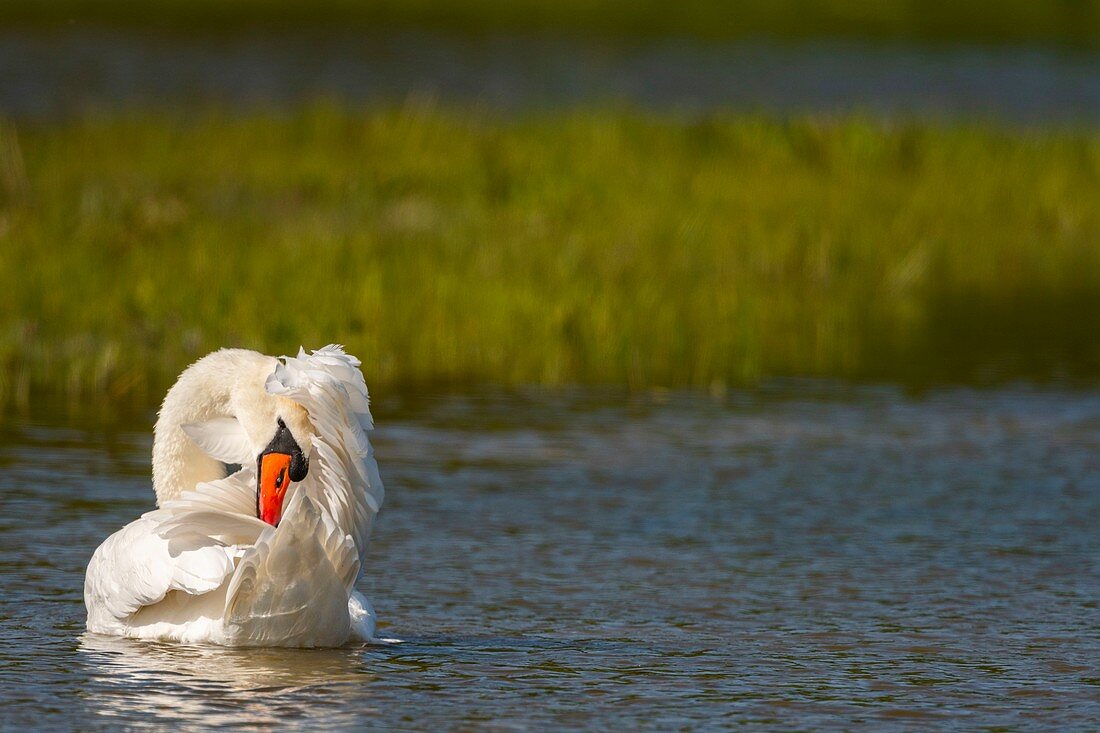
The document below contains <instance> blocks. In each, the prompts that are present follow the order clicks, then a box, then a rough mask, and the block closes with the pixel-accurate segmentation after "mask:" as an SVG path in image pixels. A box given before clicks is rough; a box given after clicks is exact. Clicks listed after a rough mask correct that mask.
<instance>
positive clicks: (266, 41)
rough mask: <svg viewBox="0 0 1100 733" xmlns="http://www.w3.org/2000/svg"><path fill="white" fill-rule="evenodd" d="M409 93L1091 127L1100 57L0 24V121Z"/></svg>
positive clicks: (958, 49) (461, 99) (1006, 50)
mask: <svg viewBox="0 0 1100 733" xmlns="http://www.w3.org/2000/svg"><path fill="white" fill-rule="evenodd" d="M409 95H419V96H429V97H435V98H438V99H440V100H441V101H444V102H455V103H474V104H483V105H486V106H490V107H493V108H501V109H505V110H514V109H527V108H531V107H541V106H569V105H575V104H584V103H592V102H597V103H613V104H628V105H635V106H639V107H642V108H646V109H654V110H659V111H670V110H671V111H676V112H684V113H699V112H706V111H712V110H752V111H765V112H773V113H781V114H791V113H793V114H800V113H822V112H825V113H839V112H847V111H861V112H865V113H868V114H873V115H886V116H895V115H897V116H917V117H931V118H936V119H939V118H948V119H951V118H956V117H961V116H978V117H981V118H993V119H1000V120H1006V121H1009V122H1013V123H1023V124H1035V123H1049V122H1055V123H1060V124H1089V123H1095V122H1097V121H1100V54H1088V53H1070V52H1059V51H1055V50H1039V49H1033V48H1026V47H998V48H979V47H968V46H954V47H936V48H928V47H917V46H904V45H870V44H865V45H860V44H852V43H840V42H810V43H799V44H764V43H737V44H714V45H705V44H697V43H689V42H684V41H675V40H665V41H655V42H646V43H635V44H621V43H608V42H599V41H591V40H588V41H582V40H569V39H563V38H532V37H521V36H489V37H480V38H471V37H461V36H450V35H441V34H434V33H413V32H404V33H394V34H386V35H381V34H375V35H363V34H359V33H350V32H348V33H333V32H318V31H309V32H305V33H286V32H257V33H251V34H244V35H234V36H230V37H226V36H220V37H213V36H211V37H180V36H157V35H150V34H142V33H141V32H138V31H122V30H107V29H98V28H87V27H73V28H71V29H69V30H65V31H61V32H45V31H11V30H9V31H2V30H0V114H3V115H4V116H7V117H9V118H16V119H27V118H31V119H43V118H45V119H49V118H57V117H66V116H72V115H78V114H85V113H88V112H89V111H96V110H103V109H112V108H116V107H119V106H126V107H165V106H180V105H190V104H203V103H206V104H209V103H216V104H223V105H230V106H234V107H240V108H242V109H248V108H251V107H255V106H275V107H281V106H287V105H292V104H295V103H298V102H301V101H303V100H309V99H313V98H316V97H319V96H324V97H334V98H338V99H341V100H344V101H347V102H350V103H370V102H377V101H390V100H401V99H404V98H406V97H407V96H409Z"/></svg>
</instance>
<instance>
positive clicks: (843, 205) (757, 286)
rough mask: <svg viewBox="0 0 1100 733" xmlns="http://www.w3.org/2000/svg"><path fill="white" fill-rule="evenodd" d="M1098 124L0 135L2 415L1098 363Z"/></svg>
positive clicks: (497, 124)
mask: <svg viewBox="0 0 1100 733" xmlns="http://www.w3.org/2000/svg"><path fill="white" fill-rule="evenodd" d="M1097 202H1100V135H1098V134H1097V133H1096V132H1094V131H1086V130H1082V131H1072V130H1054V129H1050V130H1035V129H1031V130H1024V129H1018V128H1009V127H998V126H996V125H990V124H940V125H937V124H931V123H916V122H911V123H904V122H892V123H891V122H884V121H874V120H870V119H860V118H844V119H826V118H816V119H815V118H807V119H796V120H789V119H780V118H771V117H766V116H752V115H743V114H742V115H730V116H723V115H712V116H708V117H704V118H698V119H684V118H677V117H673V116H668V115H655V114H651V113H643V112H639V111H636V110H630V109H586V110H571V111H547V110H544V111H540V112H527V113H523V114H518V115H510V116H502V115H500V114H494V113H490V112H486V111H478V110H475V109H471V108H456V107H446V106H442V107H441V106H437V105H433V104H429V103H423V104H419V103H415V102H413V103H408V104H405V105H398V106H393V107H390V108H387V109H375V110H371V111H362V110H355V109H351V108H348V107H344V106H341V105H340V104H338V103H330V104H315V105H312V106H309V107H308V108H305V109H299V110H295V111H290V112H280V113H271V114H266V113H262V112H253V113H247V114H240V113H234V114H228V113H222V112H218V111H216V110H207V111H206V112H202V113H199V112H195V111H194V110H192V111H190V112H189V113H188V114H179V113H173V112H161V113H153V112H127V113H117V114H114V115H106V116H98V117H87V118H83V119H75V120H67V121H54V122H47V123H35V124H23V125H15V124H10V123H9V124H6V125H4V126H3V127H2V128H0V401H5V402H9V403H10V402H15V403H25V402H27V401H28V400H30V399H32V398H33V396H34V395H35V394H37V393H39V392H54V393H57V392H59V391H60V392H62V393H64V394H66V395H68V396H69V397H71V398H73V399H77V400H80V399H91V398H107V399H111V400H118V401H124V400H138V401H145V402H150V401H155V400H156V399H157V398H159V396H160V394H161V393H162V390H163V389H164V388H165V387H166V386H167V385H168V384H170V383H171V381H172V380H173V379H174V378H175V376H176V375H177V374H178V372H179V371H180V370H181V368H182V366H183V365H184V364H186V363H188V362H189V361H190V360H192V359H194V358H196V357H198V356H200V355H202V354H203V353H206V352H207V351H209V350H212V349H214V348H217V347H221V346H227V345H243V346H248V347H253V348H259V349H261V350H264V351H267V352H269V353H286V352H288V351H290V350H293V349H296V348H297V346H298V345H299V344H300V343H301V344H305V345H306V346H307V347H318V346H320V345H323V344H325V343H327V342H329V341H332V340H337V341H342V342H345V343H346V344H347V346H348V348H349V349H350V350H351V351H352V353H355V354H357V355H359V356H361V357H362V358H363V359H364V371H365V372H366V374H367V377H368V380H369V381H370V382H371V383H372V384H379V383H383V384H384V383H389V384H394V383H410V384H425V383H431V384H440V383H446V384H461V383H467V382H486V381H487V382H497V383H505V384H520V383H540V384H549V385H554V384H567V383H609V384H611V383H613V384H627V385H630V386H633V387H647V386H670V387H676V386H691V387H702V388H709V389H721V388H723V387H724V386H726V385H742V384H750V383H752V382H754V381H755V380H758V379H760V378H765V377H777V376H820V377H839V378H852V379H888V380H894V381H900V382H905V383H910V384H924V383H929V382H932V383H935V382H942V381H978V382H982V381H996V380H1000V379H1012V378H1029V379H1049V378H1070V379H1072V378H1075V377H1083V378H1088V379H1094V378H1095V377H1096V376H1097V375H1098V374H1100V345H1098V341H1100V340H1098V339H1097V338H1096V334H1097V333H1098V332H1100V248H1098V246H1097V243H1098V240H1100V238H1098V235H1100V210H1098V207H1097Z"/></svg>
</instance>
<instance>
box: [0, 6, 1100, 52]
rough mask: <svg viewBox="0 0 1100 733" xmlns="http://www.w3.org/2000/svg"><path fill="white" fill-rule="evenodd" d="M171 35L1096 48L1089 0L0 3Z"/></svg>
mask: <svg viewBox="0 0 1100 733" xmlns="http://www.w3.org/2000/svg"><path fill="white" fill-rule="evenodd" d="M86 23H106V24H111V25H119V24H123V25H131V26H144V27H156V28H159V29H161V30H168V31H172V32H181V31H195V30H199V31H235V30H240V29H244V28H256V27H282V28H289V29H298V28H302V27H303V26H312V27H322V26H331V27H340V28H345V29H346V28H359V29H371V30H384V29H392V28H396V27H402V26H406V27H408V26H412V27H419V28H425V27H426V28H435V29H444V30H449V31H460V32H474V33H480V32H486V31H505V32H536V33H542V32H550V33H568V34H576V33H581V34H590V35H601V36H611V37H623V38H630V37H654V36H657V37H666V36H673V37H696V38H707V39H717V40H724V39H732V38H746V37H773V38H783V39H790V38H817V37H857V38H874V39H884V40H916V41H937V42H938V41H976V42H994V43H996V42H1010V43H1011V42H1021V41H1022V42H1039V43H1051V44H1069V45H1084V46H1095V45H1096V44H1097V42H1098V41H1100V0H972V1H971V2H954V1H952V0H799V1H798V2H795V1H793V0H791V1H788V2H777V1H776V0H736V1H734V2H722V1H721V0H682V1H681V2H678V3H674V4H673V3H667V2H663V1H659V0H596V1H590V0H507V1H505V0H317V1H316V2H299V1H298V0H158V1H156V2H138V1H137V0H5V2H3V3H0V24H7V25H11V24H32V25H69V24H76V25H81V24H86Z"/></svg>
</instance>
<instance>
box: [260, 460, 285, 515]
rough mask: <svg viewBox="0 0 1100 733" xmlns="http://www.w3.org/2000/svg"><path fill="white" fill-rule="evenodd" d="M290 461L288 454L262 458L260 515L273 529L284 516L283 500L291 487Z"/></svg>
mask: <svg viewBox="0 0 1100 733" xmlns="http://www.w3.org/2000/svg"><path fill="white" fill-rule="evenodd" d="M290 461H291V457H290V456H288V455H287V454H286V453H265V454H264V455H263V457H262V458H260V491H259V496H258V497H257V503H258V504H259V515H260V519H262V520H264V521H265V522H267V523H268V524H270V525H271V526H272V527H277V526H278V525H279V520H280V519H282V516H283V499H284V498H286V490H287V488H288V487H289V486H290Z"/></svg>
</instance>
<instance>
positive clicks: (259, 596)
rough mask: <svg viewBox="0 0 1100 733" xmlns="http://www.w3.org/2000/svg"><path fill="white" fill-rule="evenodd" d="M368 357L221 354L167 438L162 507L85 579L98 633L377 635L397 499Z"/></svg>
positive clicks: (165, 412)
mask: <svg viewBox="0 0 1100 733" xmlns="http://www.w3.org/2000/svg"><path fill="white" fill-rule="evenodd" d="M359 365H360V362H359V360H358V359H356V358H355V357H353V356H351V355H350V354H347V353H346V352H345V351H344V349H343V347H341V346H337V345H329V346H326V347H325V348H323V349H319V350H316V351H313V352H312V353H311V354H308V355H307V354H306V353H305V350H304V349H300V350H299V352H298V356H297V357H287V356H284V357H279V358H276V357H272V356H265V355H263V354H260V353H257V352H255V351H248V350H244V349H222V350H220V351H215V352H214V353H212V354H209V355H207V356H205V357H203V358H202V359H199V360H198V361H197V362H195V363H194V364H192V365H191V366H190V367H188V368H187V369H186V370H184V372H183V373H182V374H181V375H180V377H179V379H178V381H177V382H176V384H175V385H174V386H173V387H172V388H171V389H170V390H169V391H168V394H167V396H166V397H165V398H164V403H163V404H162V406H161V409H160V413H159V415H158V418H157V422H156V425H155V427H154V429H153V433H154V438H153V488H154V491H155V493H156V501H157V509H155V510H154V511H150V512H148V513H146V514H144V515H142V516H141V517H140V518H138V519H136V520H134V521H133V522H131V523H130V524H128V525H126V526H125V527H123V528H122V529H120V530H118V531H117V532H115V533H114V534H113V535H111V536H110V537H108V538H107V539H106V540H105V541H104V542H103V544H101V545H100V546H99V547H98V548H97V549H96V551H95V553H94V554H93V555H92V559H91V560H90V561H89V563H88V570H87V574H86V576H85V580H84V603H85V605H86V606H87V610H88V620H87V629H88V631H90V632H92V633H97V634H107V635H113V636H125V637H131V638H137V639H158V640H165V641H177V642H185V643H211V644H221V645H226V646H274V647H331V646H340V645H341V644H344V643H346V642H347V641H348V640H349V639H358V640H363V641H369V640H371V639H372V637H373V636H374V626H375V615H374V610H373V609H372V608H371V605H370V603H368V602H367V600H366V599H365V598H364V597H363V596H362V595H361V594H360V593H359V592H358V591H356V590H355V581H356V580H357V579H358V578H359V577H360V575H361V574H362V571H363V563H364V557H365V553H366V549H367V540H368V538H369V536H370V530H371V524H372V521H373V519H374V517H375V515H376V514H377V513H378V510H379V508H380V507H381V505H382V499H383V496H384V489H383V486H382V480H381V477H380V476H379V473H378V465H377V463H376V462H375V459H374V451H373V449H372V447H371V444H370V441H369V439H368V437H367V432H369V431H370V430H371V429H372V428H373V419H372V417H371V414H370V408H369V398H368V393H367V386H366V383H365V381H364V379H363V374H362V372H361V371H360V370H359Z"/></svg>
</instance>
